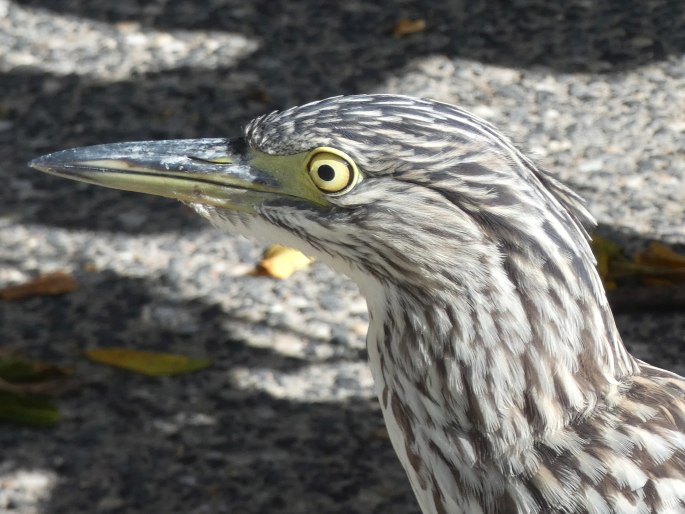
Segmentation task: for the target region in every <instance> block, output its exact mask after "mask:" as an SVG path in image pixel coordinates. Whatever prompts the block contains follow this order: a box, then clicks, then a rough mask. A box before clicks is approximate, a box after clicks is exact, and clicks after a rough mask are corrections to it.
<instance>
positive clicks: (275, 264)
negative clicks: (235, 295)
mask: <svg viewBox="0 0 685 514" xmlns="http://www.w3.org/2000/svg"><path fill="white" fill-rule="evenodd" d="M311 262H312V259H310V258H309V257H307V256H306V255H304V254H303V253H302V252H300V251H299V250H293V249H292V248H288V247H287V246H283V245H271V246H269V247H268V248H267V249H266V250H265V251H264V255H263V257H262V260H261V262H260V263H259V264H257V268H256V269H255V270H254V272H253V274H254V275H260V276H269V277H273V278H280V279H286V278H288V277H289V276H290V275H292V274H293V273H295V272H296V271H299V270H301V269H305V268H306V267H307V266H309V264H310V263H311Z"/></svg>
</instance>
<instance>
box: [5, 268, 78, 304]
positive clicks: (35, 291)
mask: <svg viewBox="0 0 685 514" xmlns="http://www.w3.org/2000/svg"><path fill="white" fill-rule="evenodd" d="M76 287H77V285H76V281H75V280H74V278H73V277H72V276H71V275H69V274H67V273H64V272H61V271H57V272H54V273H46V274H45V275H39V276H37V277H36V278H34V279H33V280H30V281H28V282H26V283H24V284H19V285H16V286H10V287H5V288H3V289H0V300H23V299H24V298H31V297H33V296H53V295H58V294H64V293H70V292H71V291H74V290H75V289H76Z"/></svg>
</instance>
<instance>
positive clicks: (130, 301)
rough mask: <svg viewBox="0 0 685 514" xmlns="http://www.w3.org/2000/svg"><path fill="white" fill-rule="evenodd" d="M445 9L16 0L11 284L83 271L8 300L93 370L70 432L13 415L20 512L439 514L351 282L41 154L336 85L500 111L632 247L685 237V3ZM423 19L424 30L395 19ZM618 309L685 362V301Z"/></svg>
mask: <svg viewBox="0 0 685 514" xmlns="http://www.w3.org/2000/svg"><path fill="white" fill-rule="evenodd" d="M444 4H445V6H442V7H439V6H438V5H439V3H438V2H435V3H431V2H416V1H408V0H407V1H400V2H395V3H393V2H390V1H381V2H373V3H371V2H368V3H367V2H361V1H360V0H348V1H346V2H341V3H332V2H330V3H329V2H326V3H324V2H317V1H315V0H305V1H287V0H280V1H276V2H272V1H267V0H261V1H256V2H244V1H242V0H240V1H239V0H210V1H207V2H193V1H190V0H185V1H183V0H154V1H150V2H134V1H133V0H117V1H110V0H100V1H92V2H80V1H78V0H50V1H47V0H22V1H19V0H15V1H10V0H0V174H1V176H2V179H3V180H2V188H0V285H7V284H12V283H18V282H22V281H24V280H26V279H27V278H29V277H31V276H34V275H36V274H38V273H43V272H48V271H52V270H63V271H68V272H71V273H73V275H74V276H75V277H76V278H77V280H78V281H79V289H78V290H77V291H76V292H74V293H71V294H69V295H66V296H63V297H56V298H50V297H47V298H36V299H32V300H26V301H21V302H13V303H2V304H0V347H3V348H10V349H15V350H19V351H21V352H22V353H24V354H25V355H27V356H30V357H32V358H35V359H43V360H48V361H51V362H55V363H58V364H60V365H64V366H68V367H72V368H73V369H74V370H75V373H76V376H77V377H78V380H79V381H80V382H81V385H80V387H79V388H78V389H77V390H76V391H74V392H73V393H71V394H70V395H68V396H66V397H63V398H61V399H59V400H58V404H59V407H60V409H61V412H62V418H63V419H62V421H61V422H60V424H59V425H58V426H57V428H55V429H50V430H35V429H28V428H17V427H13V426H8V425H0V513H2V514H5V513H8V514H10V513H11V514H35V513H42V514H67V513H68V514H73V513H81V512H88V513H102V512H107V513H110V512H111V513H126V514H129V513H131V514H133V513H141V514H142V513H145V514H149V513H160V514H161V513H164V514H169V513H183V514H188V513H192V514H200V513H202V514H204V513H247V514H251V513H274V512H284V513H322V514H333V513H398V514H409V513H413V514H416V513H418V508H417V506H416V504H415V502H414V499H413V497H412V494H411V492H410V490H409V486H408V482H407V480H406V478H405V477H404V474H403V472H402V470H401V469H400V466H399V463H398V462H397V460H396V458H395V456H394V454H393V452H392V449H391V447H390V443H389V441H388V440H387V437H386V436H385V435H384V431H383V429H382V426H383V425H382V420H381V416H380V413H379V410H378V408H377V405H376V401H375V399H374V398H373V394H372V382H371V377H370V375H369V371H368V369H367V367H366V363H365V349H364V334H365V329H366V313H365V304H364V301H363V299H362V298H360V296H359V294H358V292H357V289H356V287H355V286H354V285H352V284H351V283H350V282H348V281H347V280H345V278H344V277H341V276H336V275H335V274H333V273H332V272H331V271H330V270H329V269H327V268H326V267H325V266H324V265H322V264H320V263H319V264H315V265H314V266H312V267H311V269H309V270H308V271H306V272H302V273H299V274H297V275H295V276H294V277H292V278H291V279H289V280H287V281H283V282H278V281H274V280H270V279H265V278H258V277H252V276H249V275H246V272H247V271H249V270H250V269H251V267H252V265H253V263H254V262H255V261H256V260H257V259H258V257H259V254H260V251H261V248H262V246H261V245H257V244H254V243H252V242H248V241H246V240H244V239H239V238H236V237H233V236H231V235H230V234H224V233H221V232H218V231H217V230H215V229H212V228H211V227H210V226H208V225H207V224H206V223H204V222H203V221H202V220H201V219H199V218H197V217H196V216H194V215H193V214H192V213H190V212H189V210H187V209H186V208H184V207H183V206H182V205H180V204H178V203H175V202H172V201H168V200H164V199H160V198H152V197H146V196H143V195H135V194H127V193H123V192H118V191H111V190H106V189H99V188H96V187H91V186H87V185H83V184H77V183H74V182H69V181H66V180H60V179H57V178H54V177H50V176H47V175H43V174H40V173H38V172H36V171H34V170H31V169H29V168H28V167H27V166H26V164H25V163H26V162H27V161H28V160H29V159H31V158H32V157H35V156H37V155H39V154H43V153H46V152H49V151H53V150H57V149H61V148H66V147H72V146H80V145H86V144H94V143H103V142H114V141H122V140H136V139H162V138H180V137H202V136H230V135H235V134H238V133H239V131H240V129H241V127H242V126H243V125H244V124H245V123H246V122H247V121H248V120H249V119H251V118H252V117H253V116H255V115H258V114H261V113H264V112H267V111H270V110H272V109H274V108H281V107H287V106H290V105H294V104H297V103H301V102H305V101H308V100H314V99H317V98H322V97H325V96H330V95H334V94H341V93H357V92H395V93H406V94H412V95H418V96H429V97H433V98H436V99H439V100H444V101H448V102H453V103H457V104H460V105H462V106H464V107H465V108H467V109H469V110H472V111H474V112H476V113H477V114H479V115H481V116H482V117H485V118H487V119H488V120H490V121H491V122H493V123H495V124H496V125H498V126H499V127H500V128H502V129H503V130H504V131H505V132H506V133H507V134H509V135H510V136H511V137H512V138H513V139H514V140H515V141H517V142H518V143H520V144H521V146H523V147H524V148H526V149H527V151H528V152H529V153H530V154H532V155H533V156H535V157H536V158H537V160H538V161H539V162H540V163H541V164H542V165H543V166H544V167H546V168H548V169H550V170H552V171H553V172H554V174H556V175H557V176H558V177H560V178H561V179H563V180H564V181H566V182H568V183H569V184H571V185H572V186H573V187H574V188H576V189H577V190H578V191H579V192H581V193H582V194H583V196H585V197H586V198H587V200H588V204H589V207H590V209H591V211H592V212H593V213H595V215H596V216H597V218H598V219H599V221H600V223H601V230H603V231H606V232H610V233H612V234H613V235H614V236H615V237H618V238H619V239H620V240H621V241H622V242H623V243H624V244H625V245H626V246H628V247H630V248H633V247H638V246H640V245H643V244H644V243H645V242H646V241H648V240H650V239H657V240H661V241H664V242H667V243H669V244H684V243H685V223H684V218H685V207H684V206H685V179H684V177H685V3H683V2H681V1H679V0H663V1H659V0H645V1H638V0H628V1H622V0H609V1H605V2H591V1H586V0H572V1H570V2H563V5H564V6H565V7H564V8H563V9H562V8H561V7H551V6H550V5H549V4H550V2H546V1H543V0H517V1H513V2H495V1H484V0H479V1H466V0H464V1H461V2H460V1H457V2H444ZM560 4H561V3H560ZM200 5H201V6H202V7H199V6H200ZM401 18H410V19H416V18H423V19H425V20H426V25H427V28H426V30H425V31H424V32H422V33H418V34H413V35H409V36H407V37H404V38H394V37H393V36H392V30H393V26H394V25H395V24H396V22H397V21H398V20H399V19H401ZM618 323H619V327H620V329H621V332H622V334H623V336H624V339H625V341H626V343H627V344H628V345H629V346H630V347H631V349H632V350H633V351H634V352H635V353H636V354H638V355H639V356H640V357H643V358H645V359H647V360H650V361H652V362H654V363H655V364H658V365H661V366H664V367H667V368H669V369H673V370H675V371H678V372H680V373H684V372H685V314H684V313H672V312H671V313H663V314H650V315H648V314H640V315H631V316H627V315H621V316H619V317H618ZM96 345H97V346H103V345H117V346H131V347H135V348H144V349H154V350H167V351H173V352H181V353H186V354H191V355H197V356H209V357H211V358H212V359H214V362H215V364H214V366H213V367H212V368H211V369H209V370H206V371H202V372H199V373H195V374H190V375H185V376H176V377H170V378H163V379H151V378H147V377H144V376H140V375H136V374H132V373H127V372H124V371H118V370H113V369H110V368H106V367H103V366H97V365H94V364H91V363H89V362H87V361H86V360H85V359H84V357H83V356H82V354H81V352H82V350H83V349H84V348H87V347H90V346H96Z"/></svg>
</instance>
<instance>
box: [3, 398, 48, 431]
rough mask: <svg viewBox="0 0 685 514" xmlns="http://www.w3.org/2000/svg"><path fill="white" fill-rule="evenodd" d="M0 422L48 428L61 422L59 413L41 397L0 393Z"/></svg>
mask: <svg viewBox="0 0 685 514" xmlns="http://www.w3.org/2000/svg"><path fill="white" fill-rule="evenodd" d="M0 421H5V422H10V423H17V424H20V425H29V426H34V427H46V426H52V425H54V424H56V423H57V422H58V421H59V412H58V411H57V409H56V408H55V407H54V406H53V405H52V403H50V401H49V400H47V399H45V398H42V397H40V396H34V395H23V394H15V393H10V392H7V391H0Z"/></svg>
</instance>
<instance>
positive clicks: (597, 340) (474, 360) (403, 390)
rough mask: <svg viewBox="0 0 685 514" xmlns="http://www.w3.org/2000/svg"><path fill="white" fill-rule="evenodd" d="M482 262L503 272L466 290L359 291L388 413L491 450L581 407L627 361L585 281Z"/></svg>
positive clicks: (606, 388) (601, 396) (598, 293)
mask: <svg viewBox="0 0 685 514" xmlns="http://www.w3.org/2000/svg"><path fill="white" fill-rule="evenodd" d="M491 269H493V270H496V271H495V273H502V276H501V277H494V278H497V279H496V280H484V281H482V282H481V283H480V284H479V283H478V281H473V282H471V284H470V287H468V288H466V287H459V284H458V283H457V284H456V285H455V284H454V282H452V283H451V284H449V285H448V284H443V285H442V288H439V287H431V288H420V287H409V288H405V287H404V286H391V285H389V284H387V283H385V284H378V285H377V286H374V285H372V284H367V286H366V287H364V289H365V290H366V291H365V293H366V296H367V301H368V304H369V312H370V318H371V323H370V329H369V337H368V345H369V357H370V363H371V367H372V371H373V374H374V379H375V381H376V384H377V392H378V395H379V398H380V401H381V403H382V404H383V408H384V410H385V411H386V418H387V413H388V412H392V411H393V410H394V411H396V412H400V413H401V415H400V416H399V419H400V422H401V421H402V420H405V421H406V422H407V423H409V421H410V420H413V422H415V423H417V426H429V425H434V426H441V429H442V430H450V431H452V432H453V433H454V434H455V437H464V438H466V439H467V440H468V439H472V440H476V439H477V440H479V441H481V443H482V445H483V448H484V451H486V452H487V453H495V454H501V453H503V452H506V451H508V450H507V448H509V447H511V446H512V445H514V443H516V444H517V445H518V447H520V446H521V442H522V441H526V440H530V441H531V444H532V441H534V440H536V439H539V438H540V437H544V435H545V434H548V433H550V432H552V431H556V430H558V429H559V428H561V427H563V426H564V425H566V424H568V423H570V422H572V420H573V419H577V418H579V417H582V416H585V415H589V414H590V413H591V412H592V411H593V410H594V409H595V408H596V406H597V405H598V404H602V403H603V402H605V401H607V398H608V397H610V396H611V395H612V394H615V393H616V391H617V387H618V383H619V381H620V379H621V378H622V377H624V376H626V375H630V374H634V373H635V372H636V364H635V361H634V360H633V358H632V357H631V356H630V355H629V354H628V353H627V351H626V350H625V348H624V346H623V344H622V342H621V340H620V336H619V335H618V332H617V330H616V326H615V324H614V320H613V317H612V315H611V312H610V310H609V307H608V305H607V303H606V299H605V296H604V293H603V292H602V290H601V287H599V288H597V287H596V284H595V285H594V286H592V287H589V286H588V285H587V284H590V283H594V282H595V279H594V278H593V280H592V281H590V282H588V283H587V284H585V285H583V284H581V285H580V286H578V287H577V288H576V290H575V291H573V292H571V291H570V290H567V289H564V288H561V289H556V290H555V289H554V288H551V287H549V286H548V285H546V286H545V287H540V284H535V283H534V280H535V277H534V276H533V278H532V279H531V280H527V281H525V282H519V283H518V284H514V283H512V281H510V280H507V279H506V275H507V273H505V272H504V270H503V269H501V268H497V267H493V268H491ZM590 273H594V270H591V271H590ZM508 274H509V276H510V277H511V270H509V272H508ZM493 284H497V285H493ZM393 288H396V289H393ZM589 289H592V290H589ZM417 291H419V292H417ZM420 291H430V292H431V293H430V296H425V295H424V296H422V295H421V293H420ZM550 291H555V292H550ZM395 418H396V419H397V418H398V416H395Z"/></svg>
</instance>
